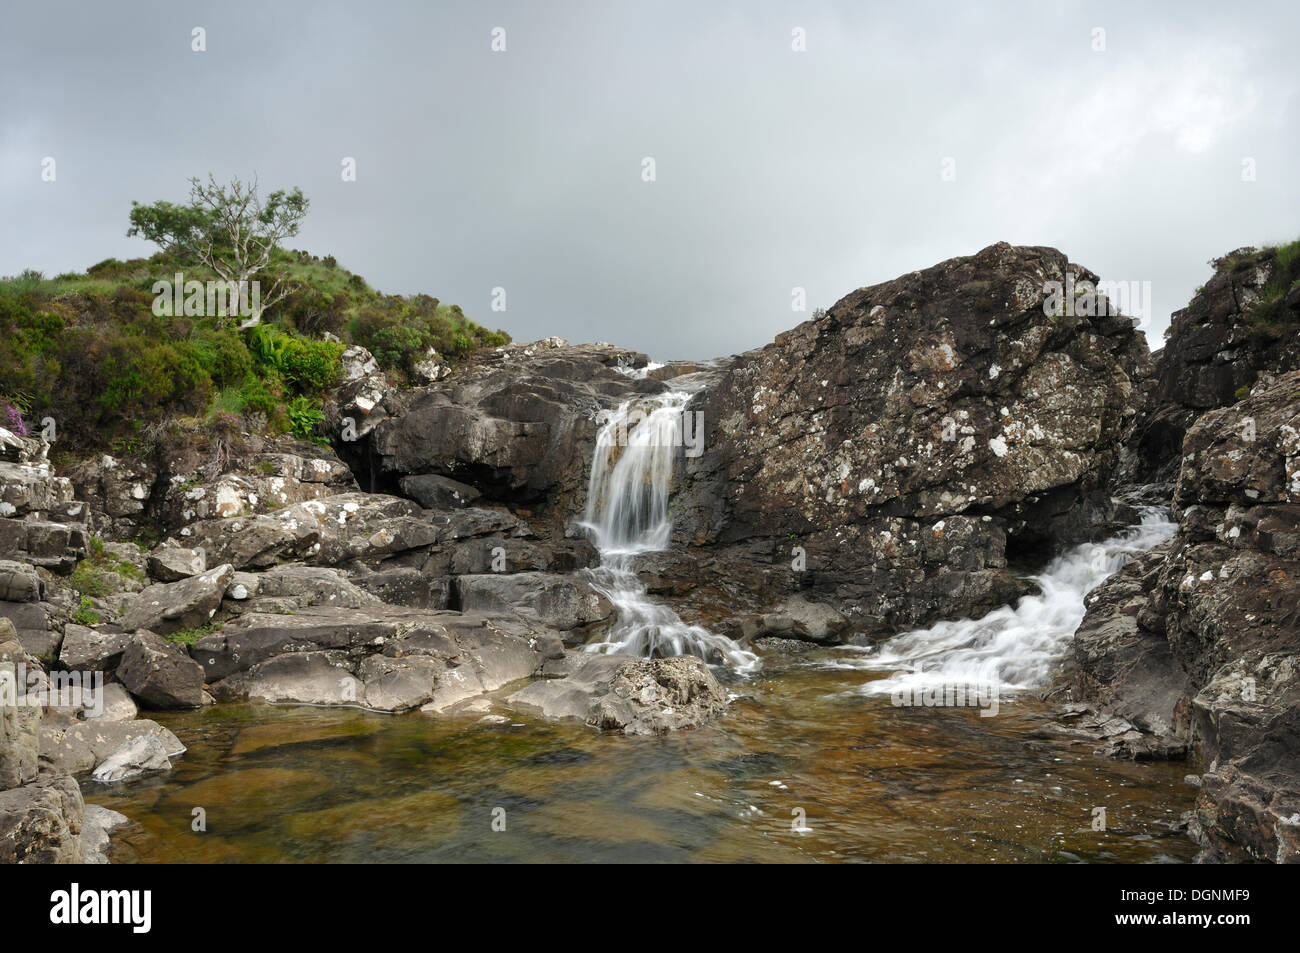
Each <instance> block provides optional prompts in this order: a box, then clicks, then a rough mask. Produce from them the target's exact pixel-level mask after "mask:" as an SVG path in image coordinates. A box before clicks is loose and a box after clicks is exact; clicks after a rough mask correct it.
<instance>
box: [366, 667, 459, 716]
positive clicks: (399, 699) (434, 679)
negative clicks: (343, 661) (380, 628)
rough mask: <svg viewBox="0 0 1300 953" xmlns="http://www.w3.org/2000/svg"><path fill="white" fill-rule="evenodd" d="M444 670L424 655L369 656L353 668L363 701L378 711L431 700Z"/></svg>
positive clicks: (413, 705)
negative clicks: (361, 681)
mask: <svg viewBox="0 0 1300 953" xmlns="http://www.w3.org/2000/svg"><path fill="white" fill-rule="evenodd" d="M446 671H447V669H446V666H445V665H444V664H442V663H441V662H440V661H438V660H436V659H433V658H430V657H427V656H411V657H406V658H388V657H386V656H383V655H372V656H370V657H369V658H368V659H366V660H365V661H364V662H362V663H361V665H360V666H359V667H358V669H357V674H358V675H359V676H360V677H361V678H362V680H363V681H364V682H365V704H366V707H367V708H375V709H378V710H379V711H409V710H410V709H413V708H419V707H420V706H422V705H426V704H428V703H429V702H431V701H433V696H434V691H435V689H436V688H437V685H438V682H439V680H440V679H441V678H443V676H444V673H445V672H446Z"/></svg>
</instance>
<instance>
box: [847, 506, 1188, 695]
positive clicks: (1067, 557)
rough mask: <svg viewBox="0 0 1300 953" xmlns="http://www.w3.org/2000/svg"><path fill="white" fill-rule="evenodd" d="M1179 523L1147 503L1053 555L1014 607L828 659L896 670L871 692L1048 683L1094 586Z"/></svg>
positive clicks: (867, 690)
mask: <svg viewBox="0 0 1300 953" xmlns="http://www.w3.org/2000/svg"><path fill="white" fill-rule="evenodd" d="M1176 529H1177V527H1176V526H1175V525H1174V524H1173V523H1171V522H1170V521H1169V516H1168V514H1167V513H1166V512H1165V511H1164V510H1163V509H1159V508H1157V507H1144V508H1143V510H1142V522H1141V525H1139V526H1136V527H1133V528H1130V529H1128V530H1126V531H1125V532H1123V533H1121V534H1120V535H1118V536H1115V537H1112V538H1111V539H1108V540H1105V541H1104V542H1100V543H1085V544H1083V545H1081V546H1076V547H1074V548H1073V549H1071V550H1070V551H1068V552H1066V553H1063V554H1061V555H1060V556H1058V557H1056V558H1055V559H1053V560H1052V561H1051V562H1050V563H1049V564H1048V566H1047V568H1046V569H1045V570H1044V571H1043V572H1042V573H1041V574H1040V575H1038V576H1035V577H1034V581H1035V582H1037V583H1038V586H1039V589H1040V590H1041V591H1040V592H1039V593H1038V594H1037V595H1032V596H1025V597H1023V598H1022V599H1020V601H1019V602H1017V603H1016V605H1015V606H1014V607H1012V606H1003V607H1001V608H1000V609H995V610H993V611H992V612H990V613H988V614H987V615H985V616H981V617H980V618H978V619H961V620H959V621H956V622H939V623H937V624H935V625H933V626H931V627H930V628H928V629H919V630H917V631H914V632H905V633H903V634H901V635H896V636H894V637H893V638H892V639H889V640H888V641H886V642H883V643H881V645H880V646H879V647H878V649H877V648H869V649H854V648H850V647H846V649H848V651H849V652H852V653H854V654H858V653H861V654H860V655H859V657H857V658H852V657H850V658H847V659H841V660H839V661H836V662H831V663H827V664H829V665H830V666H831V667H834V668H852V669H868V670H876V671H886V672H891V673H892V674H891V675H890V676H889V677H887V678H883V679H879V680H876V681H871V682H868V683H866V684H865V685H863V686H862V687H861V688H860V689H858V691H859V692H861V693H862V694H865V695H889V694H898V693H903V694H907V693H912V694H915V693H919V692H925V691H930V692H934V691H936V690H944V689H946V688H952V687H953V686H958V685H979V686H984V687H985V688H987V689H991V690H993V691H997V692H1005V693H1009V692H1015V691H1025V690H1033V689H1038V688H1042V687H1043V686H1045V685H1046V684H1047V682H1048V680H1049V677H1050V675H1051V673H1052V669H1053V668H1054V667H1055V665H1056V663H1058V662H1059V661H1060V659H1061V658H1062V657H1063V656H1064V655H1065V653H1066V651H1067V650H1068V649H1069V645H1070V641H1071V639H1073V638H1074V633H1075V631H1076V630H1077V629H1078V628H1079V623H1081V622H1082V621H1083V616H1084V613H1085V611H1086V609H1087V604H1086V602H1085V599H1086V598H1087V595H1088V593H1089V592H1090V591H1091V590H1092V589H1093V588H1095V587H1096V586H1097V585H1099V584H1100V583H1101V582H1102V581H1103V580H1105V579H1106V577H1107V576H1109V575H1111V573H1113V572H1115V571H1116V570H1118V569H1119V568H1120V567H1121V566H1123V565H1124V563H1126V562H1127V561H1128V560H1129V559H1131V558H1132V557H1133V556H1136V555H1138V554H1140V553H1144V552H1146V551H1147V550H1148V549H1151V548H1152V547H1153V546H1157V545H1159V544H1160V543H1162V542H1164V541H1165V540H1167V539H1169V537H1171V536H1172V535H1173V534H1174V531H1175V530H1176Z"/></svg>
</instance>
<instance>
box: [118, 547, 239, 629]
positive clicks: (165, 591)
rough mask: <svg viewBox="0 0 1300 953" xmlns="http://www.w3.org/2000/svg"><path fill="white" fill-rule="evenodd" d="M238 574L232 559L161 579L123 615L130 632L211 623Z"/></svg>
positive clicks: (125, 627)
mask: <svg viewBox="0 0 1300 953" xmlns="http://www.w3.org/2000/svg"><path fill="white" fill-rule="evenodd" d="M234 577H235V567H234V566H232V565H230V564H229V563H225V564H223V565H220V566H217V567H216V568H215V569H210V570H208V571H207V572H203V573H200V574H199V575H197V576H191V577H189V578H188V579H182V580H180V581H179V582H167V583H158V584H156V585H153V586H149V587H148V588H146V589H145V590H143V591H142V592H141V593H140V594H139V595H138V596H136V597H135V601H134V602H132V603H131V607H130V609H129V610H128V611H127V613H126V615H125V616H123V618H122V621H121V625H122V628H124V629H126V630H127V631H128V632H135V631H139V630H142V629H147V630H149V631H150V632H157V633H159V634H161V635H167V634H169V633H172V632H176V631H178V630H180V629H197V628H200V627H201V626H204V625H207V624H208V623H209V622H210V621H211V620H212V617H213V616H214V615H216V612H217V607H218V606H220V605H221V600H222V598H223V597H224V596H225V594H226V589H227V588H229V586H230V584H231V582H232V581H233V580H234Z"/></svg>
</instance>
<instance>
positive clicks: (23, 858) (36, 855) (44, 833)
mask: <svg viewBox="0 0 1300 953" xmlns="http://www.w3.org/2000/svg"><path fill="white" fill-rule="evenodd" d="M84 811H85V804H84V802H83V801H82V799H81V790H80V789H79V788H78V787H77V782H76V781H74V780H72V778H41V779H40V780H38V781H33V782H31V783H30V784H25V785H23V786H22V787H17V788H13V789H12V790H9V791H0V864H79V863H81V862H82V859H83V854H82V845H81V829H82V817H83V814H84Z"/></svg>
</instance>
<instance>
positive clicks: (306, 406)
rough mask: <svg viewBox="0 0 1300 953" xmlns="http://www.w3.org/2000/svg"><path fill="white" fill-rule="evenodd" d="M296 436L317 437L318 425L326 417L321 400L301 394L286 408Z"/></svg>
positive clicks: (303, 437) (304, 437)
mask: <svg viewBox="0 0 1300 953" xmlns="http://www.w3.org/2000/svg"><path fill="white" fill-rule="evenodd" d="M285 413H287V414H288V415H289V422H290V425H291V427H292V429H293V434H294V436H295V437H299V438H300V439H302V440H311V439H313V438H314V437H315V433H316V425H317V424H318V423H320V422H321V421H322V420H323V419H325V414H324V412H323V411H322V410H321V406H320V401H318V400H314V399H312V398H311V397H307V396H304V395H302V394H299V395H298V396H297V397H295V398H294V399H293V400H291V401H289V405H288V406H287V407H286V408H285Z"/></svg>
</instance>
